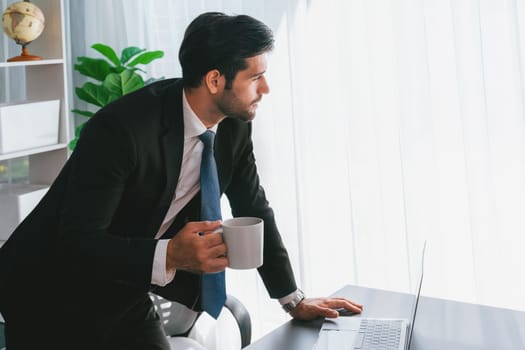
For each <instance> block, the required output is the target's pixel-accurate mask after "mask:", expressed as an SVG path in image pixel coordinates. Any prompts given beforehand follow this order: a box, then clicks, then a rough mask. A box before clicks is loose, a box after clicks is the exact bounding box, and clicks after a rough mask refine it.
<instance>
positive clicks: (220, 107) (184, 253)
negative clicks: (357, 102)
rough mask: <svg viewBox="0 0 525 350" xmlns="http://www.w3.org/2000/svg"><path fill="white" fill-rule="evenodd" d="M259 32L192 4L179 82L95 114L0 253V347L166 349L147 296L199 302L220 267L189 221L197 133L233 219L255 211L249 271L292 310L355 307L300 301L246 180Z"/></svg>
mask: <svg viewBox="0 0 525 350" xmlns="http://www.w3.org/2000/svg"><path fill="white" fill-rule="evenodd" d="M272 47H273V36H272V33H271V31H270V29H269V28H268V27H266V26H265V25H264V24H263V23H261V22H259V21H257V20H255V19H254V18H251V17H249V16H243V15H241V16H227V15H224V14H222V13H205V14H202V15H200V16H199V17H197V18H196V19H195V20H194V21H193V22H192V23H191V24H190V25H189V27H188V28H187V30H186V33H185V36H184V40H183V42H182V45H181V48H180V52H179V59H180V63H181V65H182V69H183V78H182V79H168V80H163V81H160V82H157V83H155V84H152V85H150V86H147V87H145V88H143V89H141V90H139V91H136V92H134V93H131V94H128V95H126V96H124V97H123V98H121V99H119V100H117V101H115V102H113V103H111V104H110V105H108V106H106V107H105V108H103V109H101V110H100V111H99V112H98V113H97V114H96V115H95V116H94V117H93V118H91V120H90V121H89V122H88V123H87V124H86V126H85V127H84V129H83V131H82V136H81V138H80V140H79V142H78V144H77V147H76V149H75V151H74V152H73V154H72V155H71V157H70V159H69V160H68V161H67V163H66V165H65V166H64V168H63V169H62V171H61V172H60V174H59V175H58V177H57V179H56V180H55V182H54V183H53V184H52V186H51V188H50V189H49V191H48V193H47V194H46V196H45V197H44V199H43V200H42V201H41V202H40V203H39V204H38V206H37V207H36V208H35V210H33V212H32V213H31V214H30V215H29V216H28V217H27V218H26V219H25V220H24V221H23V222H22V223H21V224H20V226H19V227H18V228H17V229H16V230H15V232H14V233H13V234H12V236H11V237H10V238H9V240H8V241H7V242H6V243H5V245H4V246H3V247H2V248H1V250H0V311H1V312H2V314H3V315H4V317H5V319H6V336H7V345H8V349H9V350H11V349H28V348H32V347H39V348H48V347H50V348H51V347H52V348H54V349H84V348H85V349H88V348H89V349H120V348H123V349H124V348H125V349H166V348H167V346H168V345H167V343H166V340H165V338H164V334H163V332H162V326H161V324H160V322H159V318H158V315H157V314H156V313H155V310H154V308H153V306H152V303H151V301H150V299H149V297H148V292H153V293H157V294H159V295H162V296H164V297H165V298H167V299H169V300H172V301H175V302H178V303H179V304H180V305H181V307H182V308H183V310H184V312H186V313H184V312H183V313H182V314H184V316H183V317H181V324H184V325H185V326H184V327H181V332H183V331H184V329H185V328H187V326H188V325H191V323H192V322H193V320H194V317H195V315H196V314H197V312H199V311H201V310H202V309H201V289H200V287H201V280H202V276H203V275H204V274H209V273H217V272H220V271H224V269H225V268H226V266H227V264H228V259H227V257H226V255H225V254H226V250H227V249H226V246H225V245H224V243H223V241H222V238H221V236H220V235H217V234H213V231H214V230H215V229H217V228H218V227H219V226H220V221H200V216H199V215H200V198H201V196H200V187H199V171H200V170H199V164H200V160H201V152H202V144H201V142H200V140H199V138H198V136H199V135H200V134H201V133H203V132H205V131H206V130H211V131H213V132H216V136H215V144H214V156H215V160H216V165H217V173H218V178H219V187H220V192H221V193H225V194H226V196H227V197H228V199H229V202H230V205H231V208H232V213H233V215H234V216H254V217H260V218H262V219H264V227H265V232H264V264H263V266H261V267H260V268H259V273H260V275H261V277H262V279H263V281H264V283H265V286H266V288H267V289H268V292H269V294H270V296H271V297H272V298H278V299H279V301H280V302H281V304H283V306H284V308H285V309H286V310H287V311H289V312H290V314H291V315H292V316H293V317H295V318H297V319H312V318H315V317H318V316H325V317H337V315H338V314H337V312H336V311H335V310H333V309H334V308H340V307H344V308H347V309H350V310H353V311H356V312H360V310H361V306H360V305H358V304H355V303H353V302H351V301H349V300H346V299H340V298H304V295H303V294H302V292H301V291H300V290H299V289H298V288H297V286H296V283H295V279H294V276H293V272H292V269H291V266H290V262H289V258H288V254H287V252H286V249H285V248H284V246H283V244H282V241H281V237H280V234H279V232H278V230H277V227H276V224H275V220H274V216H273V211H272V209H271V208H270V207H269V205H268V202H267V200H266V197H265V194H264V191H263V189H262V187H261V186H260V184H259V178H258V175H257V169H256V165H255V159H254V155H253V150H252V141H251V128H252V125H251V123H250V121H251V120H252V119H253V118H254V117H255V111H256V108H257V104H258V103H259V101H260V100H261V98H262V96H263V95H264V94H267V93H268V92H269V88H268V84H267V82H266V79H265V76H264V73H265V71H266V53H267V52H268V51H270V50H271V49H272Z"/></svg>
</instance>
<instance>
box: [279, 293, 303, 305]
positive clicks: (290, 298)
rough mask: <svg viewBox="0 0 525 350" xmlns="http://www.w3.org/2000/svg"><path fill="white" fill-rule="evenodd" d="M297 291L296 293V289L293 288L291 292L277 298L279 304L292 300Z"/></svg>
mask: <svg viewBox="0 0 525 350" xmlns="http://www.w3.org/2000/svg"><path fill="white" fill-rule="evenodd" d="M297 293H298V289H296V290H294V291H293V292H291V293H290V294H288V295H285V296H284V297H282V298H279V303H280V304H281V305H284V304H288V303H289V302H291V301H292V300H294V298H295V297H296V296H297Z"/></svg>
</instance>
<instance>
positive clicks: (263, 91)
mask: <svg viewBox="0 0 525 350" xmlns="http://www.w3.org/2000/svg"><path fill="white" fill-rule="evenodd" d="M261 80H262V82H261V85H260V89H259V92H260V93H261V94H268V93H269V92H270V86H269V85H268V82H267V81H266V78H265V77H264V76H262V77H261Z"/></svg>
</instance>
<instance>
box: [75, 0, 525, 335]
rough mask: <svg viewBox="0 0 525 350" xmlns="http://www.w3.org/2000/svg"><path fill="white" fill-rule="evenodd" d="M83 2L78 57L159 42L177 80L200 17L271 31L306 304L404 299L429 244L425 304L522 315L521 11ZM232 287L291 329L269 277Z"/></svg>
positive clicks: (259, 314) (287, 199)
mask: <svg viewBox="0 0 525 350" xmlns="http://www.w3.org/2000/svg"><path fill="white" fill-rule="evenodd" d="M71 7H72V12H74V11H80V12H82V13H83V23H82V25H78V26H77V27H76V31H74V32H73V40H72V45H73V46H72V47H73V49H74V50H73V55H74V56H78V55H84V54H87V53H88V51H87V47H89V46H90V45H91V44H92V43H94V42H99V41H100V42H104V43H107V44H110V45H112V46H115V47H117V48H119V49H122V48H124V47H126V46H128V45H135V46H141V47H145V48H148V49H162V50H164V51H165V53H166V56H165V58H164V59H162V60H159V61H156V62H155V63H154V65H153V66H152V69H151V71H150V73H151V75H152V76H157V77H158V76H166V77H172V76H178V75H179V74H180V67H179V65H178V60H177V50H178V47H179V45H180V42H181V38H182V35H183V31H184V29H185V27H186V26H187V24H188V23H189V22H190V21H191V19H193V18H194V17H195V16H196V15H198V14H199V13H201V12H203V11H211V10H218V11H223V12H227V13H246V14H249V15H252V16H255V17H257V18H259V19H261V20H262V21H264V22H265V23H267V24H268V25H270V27H271V28H272V29H273V30H274V32H275V35H276V48H275V50H274V52H273V53H272V54H271V56H270V59H269V69H268V72H267V77H268V80H269V83H270V90H271V93H270V94H269V95H268V96H266V97H265V98H264V99H263V100H264V102H263V103H262V104H261V105H260V107H259V108H260V109H259V112H258V115H257V118H256V120H255V122H254V124H255V127H254V142H255V150H256V157H257V160H258V165H259V171H260V175H261V179H262V183H263V185H264V187H265V189H266V192H267V194H268V197H269V199H270V201H271V204H272V206H273V208H274V209H275V211H276V217H277V220H278V224H279V227H280V229H281V232H282V235H283V239H284V241H285V243H286V245H287V247H288V249H289V252H290V256H291V259H292V263H293V265H294V268H295V271H296V275H297V279H298V282H299V283H300V285H301V286H302V287H303V289H305V290H306V292H307V293H308V294H309V295H322V294H323V295H324V294H329V293H331V292H333V291H335V290H337V289H338V288H339V287H341V286H342V285H343V284H345V283H357V284H360V285H365V286H371V287H377V288H386V289H393V290H399V291H407V290H409V288H410V287H411V284H412V283H413V281H412V278H413V276H412V274H411V271H410V266H412V265H413V264H414V262H415V261H414V260H415V258H416V257H417V247H418V246H419V245H420V243H421V242H422V241H423V240H424V239H426V240H427V241H428V246H427V265H426V268H427V270H426V280H425V283H424V286H423V293H424V294H426V295H431V296H437V297H444V298H451V299H456V300H463V301H469V302H476V303H484V304H490V305H498V306H504V307H511V308H518V309H525V302H524V301H523V298H522V295H524V294H525V281H524V279H523V278H521V277H520V273H519V271H520V269H521V267H523V266H525V257H524V254H522V250H523V245H524V244H525V239H524V238H523V235H524V232H525V219H524V218H525V215H523V213H524V212H525V127H524V120H525V119H524V101H525V100H524V90H523V81H524V80H523V79H524V69H523V67H524V64H525V52H524V50H523V46H522V44H521V43H522V41H523V38H524V37H525V2H524V1H522V0H515V1H512V0H497V1H496V0H458V1H441V0H391V1H388V0H348V1H336V0H308V1H307V0H297V1H277V0H274V1H241V0H237V1H233V0H232V1H198V2H196V1H168V0H164V1H145V0H143V1H139V0H126V1H116V0H114V1H101V0H97V1H94V0H90V1H74V2H72V4H71ZM73 18H78V16H77V17H73ZM90 54H93V53H92V52H91V53H90ZM77 78H78V77H75V79H77ZM79 84H80V83H79V82H77V81H75V82H74V85H75V86H76V85H79ZM228 279H229V281H228V292H229V293H232V294H234V295H236V296H237V297H239V298H240V299H241V300H243V302H245V303H246V304H247V305H248V306H249V308H250V311H251V314H252V316H253V318H254V321H255V332H256V335H257V334H261V333H262V332H265V331H267V330H269V329H271V328H272V327H275V325H276V323H278V322H282V321H284V320H286V316H285V315H283V314H282V312H281V311H280V310H279V306H278V304H277V303H276V302H274V301H270V300H269V299H268V297H267V293H266V292H265V290H264V287H263V285H262V283H261V282H260V280H259V279H258V277H257V275H256V274H255V272H250V271H242V272H238V271H228Z"/></svg>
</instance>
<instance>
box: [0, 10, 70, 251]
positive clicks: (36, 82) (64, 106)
mask: <svg viewBox="0 0 525 350" xmlns="http://www.w3.org/2000/svg"><path fill="white" fill-rule="evenodd" d="M65 1H67V0H32V1H31V2H32V3H33V4H35V5H36V6H38V7H39V8H40V9H41V10H42V12H43V13H44V16H45V28H44V31H43V33H42V35H41V36H40V37H39V38H37V39H36V40H35V41H34V42H32V43H31V44H29V45H28V47H27V48H28V51H29V53H30V54H33V55H38V56H41V57H42V58H43V59H42V60H39V61H26V62H7V59H8V58H10V57H13V56H17V55H19V54H20V52H21V46H19V45H17V44H15V43H14V41H13V40H11V39H10V38H9V37H8V36H7V35H5V34H4V33H3V32H2V34H0V35H1V37H0V103H5V102H7V103H9V102H23V101H43V100H54V99H58V100H60V117H59V121H60V122H59V140H58V143H57V144H56V145H50V146H45V147H38V148H34V149H29V150H23V151H18V152H13V153H4V154H0V162H1V161H4V162H5V161H8V160H15V159H18V158H21V157H27V159H28V164H29V169H28V179H29V183H30V184H39V185H41V184H45V185H49V184H51V183H52V182H53V180H54V179H55V178H56V176H57V175H58V172H59V171H60V169H61V168H62V166H63V165H64V163H65V161H66V160H67V157H68V147H67V143H68V141H69V140H70V136H69V130H70V127H69V120H70V117H69V110H70V107H69V103H68V95H69V87H68V81H67V77H68V69H69V68H68V67H67V59H66V40H65V37H66V31H65V28H66V20H65V19H66V17H65V5H66V4H65ZM14 2H18V0H0V5H1V9H0V12H3V11H4V10H5V9H6V8H7V6H9V5H10V4H12V3H14ZM2 90H4V91H2ZM30 127H31V125H27V128H30ZM20 137H24V135H20ZM0 219H1V217H0ZM3 224H4V223H2V222H0V225H3ZM1 244H2V242H1V241H0V246H1Z"/></svg>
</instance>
